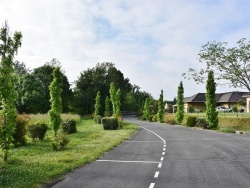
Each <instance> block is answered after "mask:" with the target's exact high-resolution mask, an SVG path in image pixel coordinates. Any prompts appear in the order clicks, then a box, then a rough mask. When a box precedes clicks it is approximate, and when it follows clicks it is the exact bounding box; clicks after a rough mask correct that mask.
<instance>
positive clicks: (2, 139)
mask: <svg viewBox="0 0 250 188" xmlns="http://www.w3.org/2000/svg"><path fill="white" fill-rule="evenodd" d="M21 40H22V34H21V32H15V33H14V36H13V37H11V36H10V31H9V26H8V24H7V21H6V22H5V23H4V25H3V27H2V28H1V29H0V41H1V42H0V61H1V62H0V100H1V107H2V109H1V110H0V119H2V120H3V121H1V125H0V146H1V147H2V150H3V154H4V155H3V159H4V161H7V160H8V151H9V149H10V144H11V143H12V134H13V133H14V131H15V123H16V119H17V111H16V101H17V92H16V85H17V81H18V79H17V76H16V74H15V69H14V62H13V61H14V56H15V55H16V54H17V52H18V48H19V47H20V46H21Z"/></svg>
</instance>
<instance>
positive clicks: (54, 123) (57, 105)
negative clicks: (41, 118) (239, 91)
mask: <svg viewBox="0 0 250 188" xmlns="http://www.w3.org/2000/svg"><path fill="white" fill-rule="evenodd" d="M61 86H62V77H61V74H60V68H59V67H56V68H55V69H54V70H53V80H52V82H51V83H50V86H49V90H50V102H51V105H50V106H51V109H50V110H49V117H50V126H51V127H52V130H53V132H54V135H55V136H57V131H58V129H59V127H60V125H61V123H62V119H61V112H62V99H61V93H62V89H61Z"/></svg>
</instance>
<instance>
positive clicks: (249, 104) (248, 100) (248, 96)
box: [243, 93, 250, 113]
mask: <svg viewBox="0 0 250 188" xmlns="http://www.w3.org/2000/svg"><path fill="white" fill-rule="evenodd" d="M243 97H245V98H246V104H247V105H246V108H247V112H248V113H249V112H250V93H247V94H245V95H244V96H243Z"/></svg>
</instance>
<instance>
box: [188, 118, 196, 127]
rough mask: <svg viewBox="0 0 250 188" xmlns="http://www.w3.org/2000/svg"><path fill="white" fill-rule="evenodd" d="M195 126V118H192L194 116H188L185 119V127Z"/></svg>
mask: <svg viewBox="0 0 250 188" xmlns="http://www.w3.org/2000/svg"><path fill="white" fill-rule="evenodd" d="M195 124H196V117H194V116H189V117H188V118H187V122H186V126H188V127H194V126H195Z"/></svg>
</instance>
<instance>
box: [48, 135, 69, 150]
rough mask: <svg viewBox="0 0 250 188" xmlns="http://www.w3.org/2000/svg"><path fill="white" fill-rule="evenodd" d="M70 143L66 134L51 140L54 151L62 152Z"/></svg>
mask: <svg viewBox="0 0 250 188" xmlns="http://www.w3.org/2000/svg"><path fill="white" fill-rule="evenodd" d="M68 143H69V139H68V137H67V135H66V134H59V135H58V136H56V137H53V138H52V139H51V145H52V148H53V150H54V151H60V150H62V149H64V148H65V147H66V146H67V145H68Z"/></svg>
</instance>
